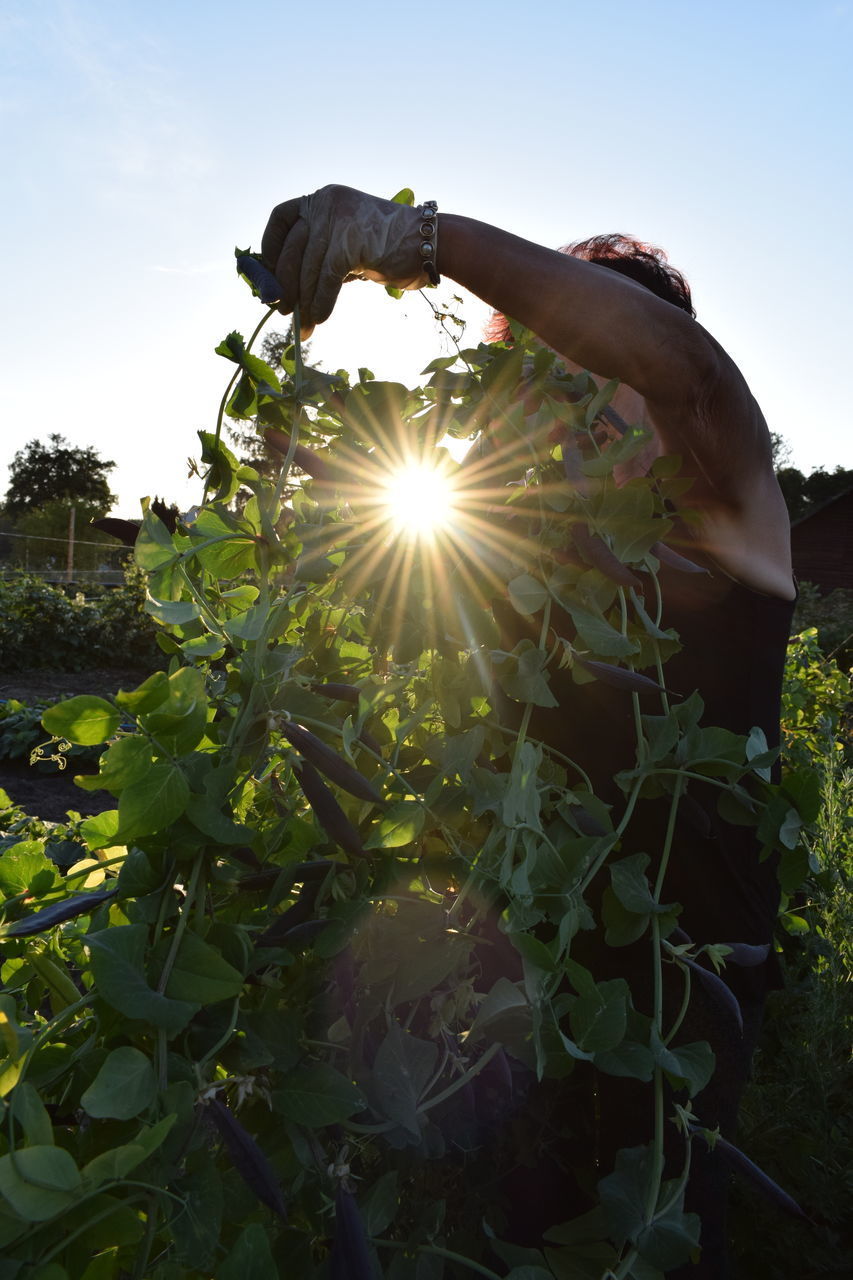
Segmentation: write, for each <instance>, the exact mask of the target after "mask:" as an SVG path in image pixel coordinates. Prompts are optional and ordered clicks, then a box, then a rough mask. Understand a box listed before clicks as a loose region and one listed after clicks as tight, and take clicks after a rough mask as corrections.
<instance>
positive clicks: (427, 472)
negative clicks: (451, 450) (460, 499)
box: [384, 463, 454, 539]
mask: <svg viewBox="0 0 853 1280" xmlns="http://www.w3.org/2000/svg"><path fill="white" fill-rule="evenodd" d="M384 505H385V508H386V510H387V514H388V519H389V521H390V522H391V524H392V526H393V527H394V529H395V530H396V531H397V532H399V533H401V534H404V535H406V536H408V537H410V538H422V539H431V538H433V537H434V536H435V535H436V534H437V533H438V532H440V530H442V529H445V528H447V526H448V525H449V524H451V523H452V522H453V513H454V506H453V487H452V484H451V481H450V479H449V478H448V476H447V475H446V474H445V473H444V472H443V471H442V470H441V469H439V468H438V467H431V466H428V465H425V464H422V463H411V464H409V465H407V466H404V467H401V468H400V469H399V470H398V471H394V472H393V473H392V474H391V475H390V476H389V477H388V479H387V481H386V482H385V496H384Z"/></svg>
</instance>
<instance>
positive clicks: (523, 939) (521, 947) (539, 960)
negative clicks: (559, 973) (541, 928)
mask: <svg viewBox="0 0 853 1280" xmlns="http://www.w3.org/2000/svg"><path fill="white" fill-rule="evenodd" d="M509 940H510V942H511V943H512V945H513V946H514V947H515V949H516V951H517V952H518V953H519V955H520V956H521V957H522V958H523V959H524V961H525V962H526V963H527V964H529V965H532V966H533V968H534V969H541V970H542V972H543V973H554V972H555V971H556V968H557V965H556V963H555V960H554V957H553V955H552V954H551V949H550V947H548V946H547V945H546V944H545V943H544V942H542V941H541V939H539V938H536V937H534V936H533V934H532V933H512V934H510V939H509Z"/></svg>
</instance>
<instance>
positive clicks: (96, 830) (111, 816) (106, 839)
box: [80, 809, 119, 853]
mask: <svg viewBox="0 0 853 1280" xmlns="http://www.w3.org/2000/svg"><path fill="white" fill-rule="evenodd" d="M80 835H81V836H82V837H83V839H84V840H85V841H86V845H87V846H88V848H89V849H91V850H92V852H93V853H94V852H95V850H96V849H107V848H109V847H110V845H114V844H118V843H119V840H118V809H104V811H103V813H96V814H95V816H94V817H93V818H86V819H85V820H84V821H83V822H81V823H80Z"/></svg>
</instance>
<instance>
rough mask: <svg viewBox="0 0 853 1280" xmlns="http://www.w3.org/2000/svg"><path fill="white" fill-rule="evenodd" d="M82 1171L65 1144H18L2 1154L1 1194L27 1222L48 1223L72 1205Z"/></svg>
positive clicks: (76, 1194) (80, 1188)
mask: <svg viewBox="0 0 853 1280" xmlns="http://www.w3.org/2000/svg"><path fill="white" fill-rule="evenodd" d="M81 1190H82V1182H81V1179H80V1170H79V1169H78V1168H77V1165H76V1164H75V1163H74V1158H73V1157H72V1156H71V1155H70V1154H69V1153H68V1152H67V1151H66V1150H65V1148H64V1147H54V1146H36V1147H19V1148H18V1150H17V1151H16V1152H15V1153H14V1154H12V1153H11V1152H10V1153H9V1154H8V1155H5V1156H0V1194H2V1195H3V1196H5V1198H6V1199H7V1200H8V1202H9V1204H10V1205H11V1206H12V1208H13V1209H14V1210H15V1212H16V1213H17V1214H18V1215H19V1216H20V1217H22V1218H23V1219H24V1220H25V1221H26V1222H46V1221H47V1220H48V1219H49V1218H52V1217H53V1216H54V1215H55V1214H58V1213H62V1212H64V1210H66V1209H68V1208H70V1207H71V1205H72V1204H74V1202H75V1200H77V1199H78V1198H79V1195H80V1192H81Z"/></svg>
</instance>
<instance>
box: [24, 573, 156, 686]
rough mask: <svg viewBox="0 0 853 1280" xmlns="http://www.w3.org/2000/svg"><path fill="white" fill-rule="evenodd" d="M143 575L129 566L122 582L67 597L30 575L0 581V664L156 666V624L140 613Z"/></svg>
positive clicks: (68, 668) (71, 668)
mask: <svg viewBox="0 0 853 1280" xmlns="http://www.w3.org/2000/svg"><path fill="white" fill-rule="evenodd" d="M144 599H145V587H144V578H143V576H142V575H141V573H140V570H139V569H138V568H136V566H132V567H130V568H129V569H128V570H127V572H126V575H125V581H124V583H123V585H122V586H120V587H118V588H115V589H113V590H105V591H103V592H102V594H100V595H97V596H93V597H91V598H88V599H87V598H85V597H84V596H82V595H76V596H73V597H72V596H69V595H67V594H66V593H65V591H63V590H62V588H61V587H54V586H50V585H49V584H48V583H46V582H43V581H42V580H41V579H40V578H38V577H35V576H33V575H31V574H21V575H19V576H16V577H14V578H10V579H7V580H4V581H0V666H2V668H3V669H4V670H5V671H23V670H28V669H30V668H32V667H44V668H49V669H50V670H53V671H81V670H84V669H85V668H87V667H94V666H110V667H120V666H128V667H149V668H153V667H157V666H160V665H162V661H163V655H162V653H161V652H160V650H159V649H158V647H157V643H156V639H155V636H156V627H155V625H154V623H153V622H152V620H151V618H149V616H148V615H147V614H146V613H145V612H144V611H143V604H144Z"/></svg>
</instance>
